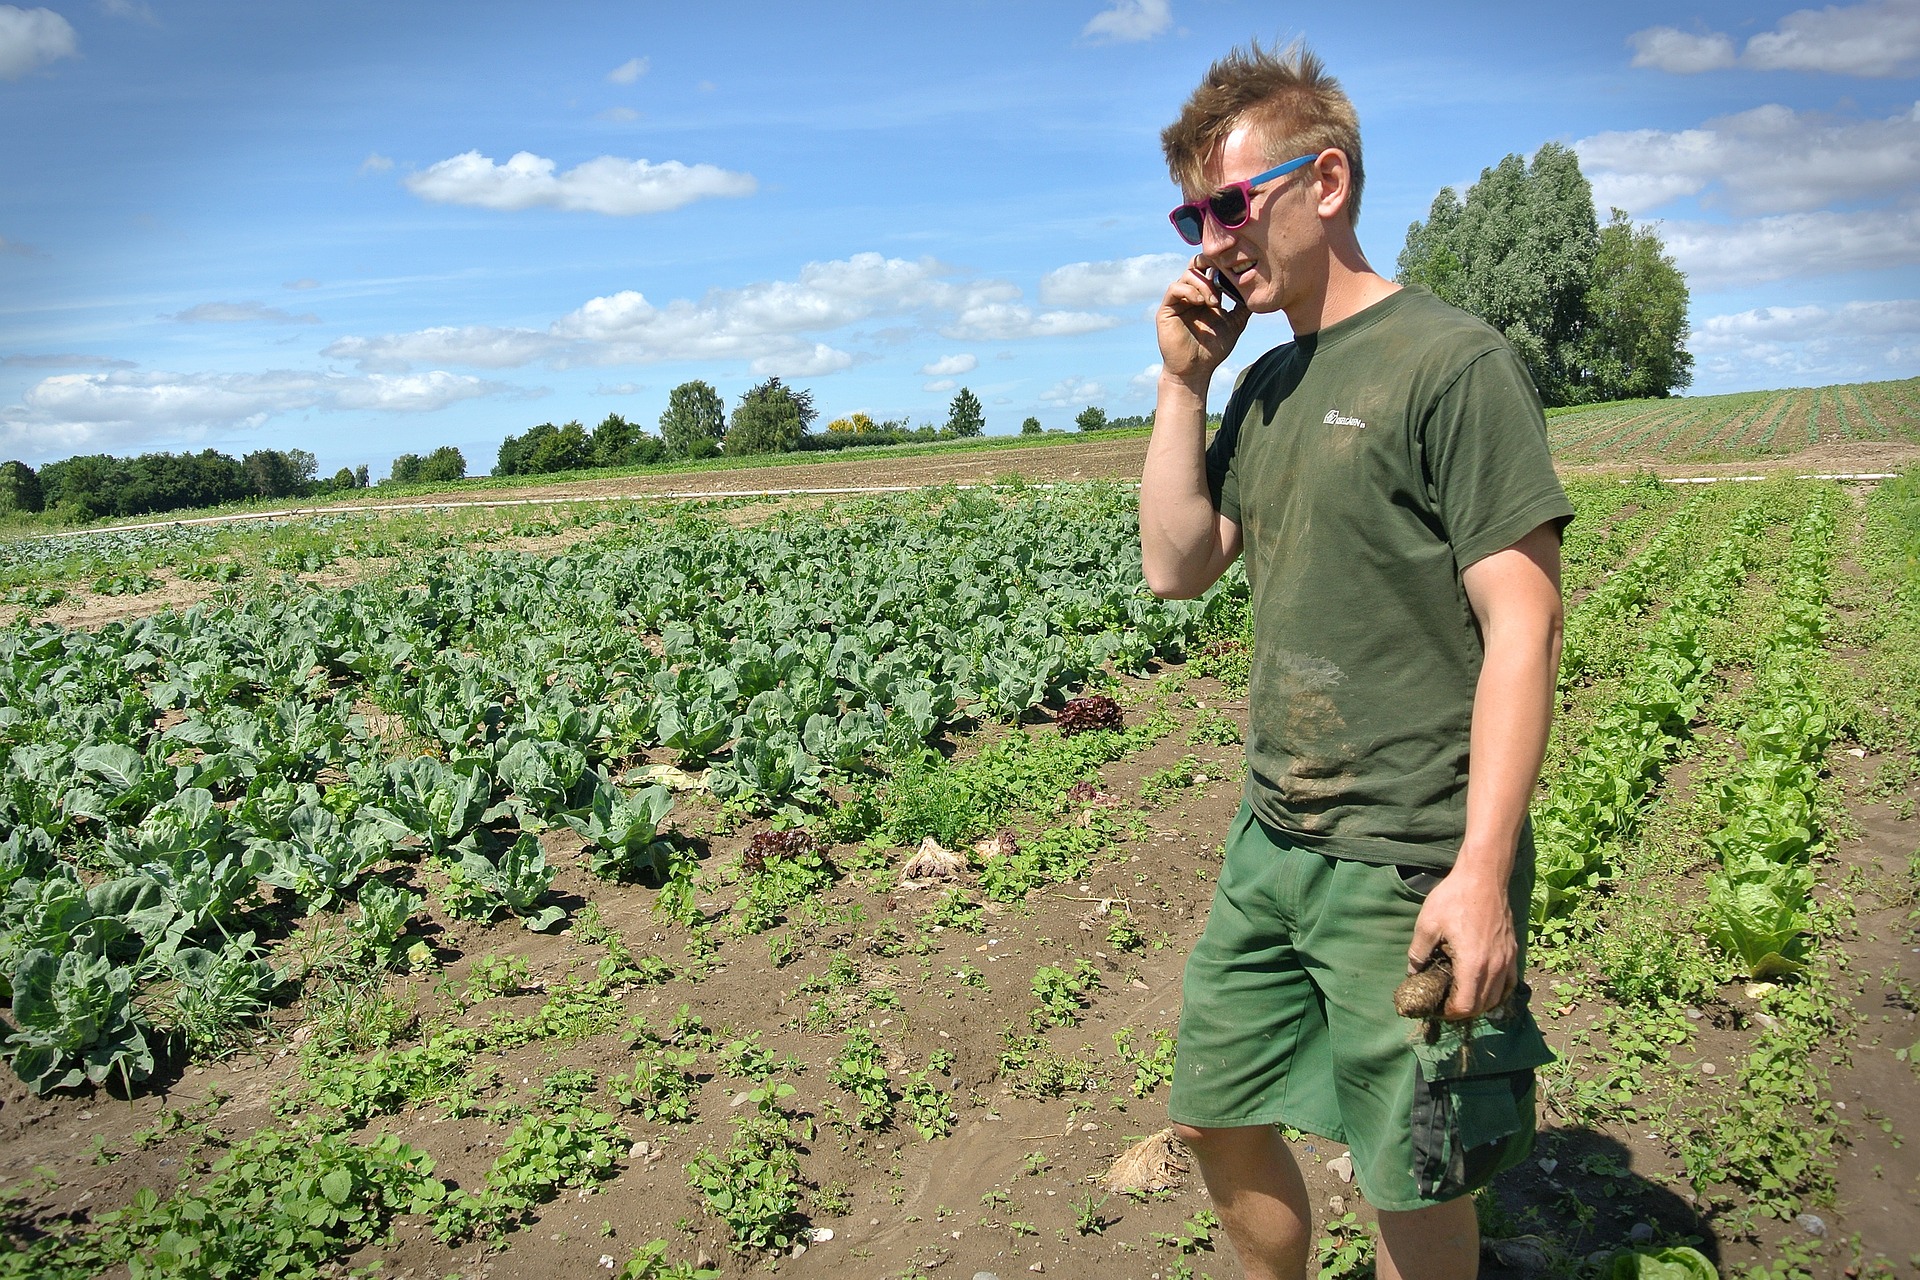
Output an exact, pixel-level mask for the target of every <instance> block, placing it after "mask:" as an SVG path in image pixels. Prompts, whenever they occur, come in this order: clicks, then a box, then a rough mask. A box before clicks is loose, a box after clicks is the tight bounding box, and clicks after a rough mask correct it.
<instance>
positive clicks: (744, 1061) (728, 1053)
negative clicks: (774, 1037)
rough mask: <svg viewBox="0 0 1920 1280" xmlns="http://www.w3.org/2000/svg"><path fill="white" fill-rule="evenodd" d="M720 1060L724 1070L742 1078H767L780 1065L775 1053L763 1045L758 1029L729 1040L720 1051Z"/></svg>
mask: <svg viewBox="0 0 1920 1280" xmlns="http://www.w3.org/2000/svg"><path fill="white" fill-rule="evenodd" d="M719 1061H720V1069H721V1070H722V1071H724V1072H726V1073H727V1074H728V1075H730V1076H733V1077H735V1078H737V1079H741V1080H765V1079H766V1078H767V1077H768V1076H770V1075H772V1074H773V1073H774V1071H775V1070H776V1069H777V1068H778V1066H779V1064H778V1063H777V1062H776V1061H775V1060H774V1057H773V1054H772V1053H771V1052H770V1051H769V1050H767V1049H764V1048H762V1047H761V1045H760V1033H759V1032H758V1031H755V1032H752V1033H750V1034H749V1035H746V1036H744V1037H742V1038H740V1039H738V1040H730V1041H728V1042H727V1044H726V1045H725V1046H724V1047H723V1048H722V1049H721V1050H720V1052H719Z"/></svg>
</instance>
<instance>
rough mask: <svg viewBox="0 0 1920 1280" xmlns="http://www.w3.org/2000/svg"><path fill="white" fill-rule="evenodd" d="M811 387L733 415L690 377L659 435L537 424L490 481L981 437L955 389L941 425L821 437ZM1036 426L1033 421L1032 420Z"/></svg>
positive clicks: (764, 388) (849, 422) (836, 422)
mask: <svg viewBox="0 0 1920 1280" xmlns="http://www.w3.org/2000/svg"><path fill="white" fill-rule="evenodd" d="M819 417H820V414H819V410H818V409H816V408H815V406H814V403H813V392H812V391H811V390H808V389H805V388H802V387H794V386H789V385H788V384H787V383H785V382H783V381H782V380H781V379H779V378H778V377H772V378H768V379H767V380H766V381H764V382H761V383H758V384H756V385H754V386H753V387H751V388H749V389H748V390H747V391H746V392H745V393H743V394H742V395H741V397H740V402H739V403H738V404H737V405H735V406H734V408H733V411H732V412H731V413H729V412H728V411H727V405H726V401H725V400H724V399H723V398H722V397H721V395H720V392H719V391H718V390H716V389H715V388H714V386H713V384H711V383H709V382H705V381H702V380H700V379H697V378H696V379H694V380H692V381H689V382H683V383H681V384H680V385H679V386H677V387H675V388H674V389H673V390H672V391H670V392H668V393H667V407H666V408H665V409H664V410H663V411H662V412H661V414H660V419H659V424H658V426H659V434H657V435H650V434H648V433H647V432H645V431H643V430H642V429H641V428H639V427H637V426H635V425H634V424H633V423H631V422H628V421H627V420H626V419H625V418H623V417H621V416H620V415H619V414H617V413H610V414H608V415H607V416H606V418H605V419H604V420H603V421H602V422H601V423H600V425H599V426H598V427H595V428H594V429H593V430H591V431H589V430H587V428H586V426H585V425H584V424H582V423H580V422H578V421H574V422H567V423H563V424H561V425H559V426H555V425H554V424H553V423H551V422H543V423H541V424H540V425H539V426H537V427H531V428H529V429H528V430H527V432H526V434H524V435H518V436H508V437H507V438H506V439H505V440H503V441H502V442H501V444H500V455H499V458H498V460H497V461H496V462H495V464H494V468H493V474H494V475H496V476H527V475H550V474H552V473H554V472H557V471H581V470H586V469H588V468H591V467H631V466H649V465H652V464H655V463H661V462H681V461H689V460H697V459H700V458H713V457H729V458H733V457H744V456H747V455H750V454H765V453H798V452H818V451H822V450H836V449H858V448H867V447H871V446H874V445H887V444H908V443H913V442H918V441H932V440H964V439H968V438H970V437H973V436H978V435H981V434H982V433H983V432H984V431H985V430H986V412H985V410H984V409H983V408H982V407H981V404H980V398H979V397H978V396H976V395H974V393H973V392H972V391H971V390H969V389H968V388H966V387H962V388H960V390H959V391H958V393H956V394H955V395H954V397H953V400H952V402H951V403H950V404H949V405H948V406H947V420H946V423H945V424H944V425H942V426H934V425H932V424H930V423H929V424H924V425H921V426H918V427H911V426H908V425H907V420H906V419H905V418H900V419H895V420H892V421H882V422H875V421H874V420H873V419H872V418H871V417H870V416H868V415H867V414H864V413H854V414H849V415H848V416H847V417H844V418H835V419H833V420H832V421H831V422H828V423H827V424H826V426H825V427H824V428H823V429H822V430H819V431H815V430H814V429H813V427H814V424H815V423H816V422H817V421H819ZM1035 425H1036V429H1037V426H1038V424H1037V423H1036V424H1035Z"/></svg>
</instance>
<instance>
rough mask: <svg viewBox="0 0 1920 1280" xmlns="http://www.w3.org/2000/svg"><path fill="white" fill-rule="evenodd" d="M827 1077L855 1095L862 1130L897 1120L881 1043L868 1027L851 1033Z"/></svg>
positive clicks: (881, 1127) (884, 1126)
mask: <svg viewBox="0 0 1920 1280" xmlns="http://www.w3.org/2000/svg"><path fill="white" fill-rule="evenodd" d="M827 1079H828V1080H830V1081H832V1082H833V1083H834V1084H837V1085H839V1086H840V1087H841V1088H842V1089H845V1090H846V1091H847V1092H848V1093H850V1094H852V1095H853V1097H854V1101H856V1102H857V1103H859V1104H860V1110H859V1113H858V1116H857V1120H858V1122H859V1125H860V1127H861V1128H862V1129H884V1128H886V1127H887V1125H888V1124H889V1123H891V1122H892V1120H893V1089H892V1087H891V1085H890V1083H889V1081H888V1077H887V1068H886V1066H885V1065H884V1064H883V1063H882V1062H881V1056H880V1046H879V1044H878V1043H877V1042H876V1041H875V1040H874V1038H873V1034H872V1033H871V1032H869V1031H867V1030H866V1029H865V1028H864V1027H855V1028H854V1029H853V1030H851V1031H849V1032H848V1033H847V1041H846V1046H845V1047H844V1048H842V1049H841V1051H840V1056H839V1057H838V1058H836V1059H834V1062H833V1067H832V1068H831V1069H830V1070H829V1071H828V1072H827Z"/></svg>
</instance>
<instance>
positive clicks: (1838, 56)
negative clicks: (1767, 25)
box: [1627, 0, 1920, 76]
mask: <svg viewBox="0 0 1920 1280" xmlns="http://www.w3.org/2000/svg"><path fill="white" fill-rule="evenodd" d="M1627 43H1628V44H1629V45H1631V46H1632V47H1633V50H1634V55H1633V65H1634V66H1636V67H1654V68H1656V69H1658V70H1661V71H1672V72H1676V73H1678V74H1681V75H1690V74H1693V73H1695V72H1700V71H1715V70H1719V69H1721V68H1724V67H1731V66H1733V65H1735V63H1736V59H1735V57H1734V54H1733V39H1732V37H1730V36H1727V35H1724V34H1722V33H1720V32H1717V31H1715V32H1709V33H1708V34H1706V35H1688V34H1687V33H1686V32H1683V31H1676V30H1675V29H1674V28H1672V27H1648V28H1646V29H1645V30H1642V31H1636V32H1634V33H1633V34H1632V35H1630V36H1628V37H1627ZM1737 62H1738V65H1740V66H1743V67H1748V68H1751V69H1753V70H1756V71H1820V72H1827V73H1830V74H1834V75H1852V76H1897V75H1903V74H1905V73H1906V72H1908V71H1909V70H1911V69H1912V68H1913V65H1914V64H1915V63H1916V62H1920V0H1867V3H1865V4H1853V5H1838V4H1830V5H1828V6H1826V7H1825V8H1824V9H1798V10H1795V11H1794V12H1793V13H1790V14H1788V15H1787V16H1786V17H1784V18H1782V19H1780V22H1779V25H1778V26H1777V27H1775V28H1774V29H1773V30H1772V31H1762V32H1760V33H1759V34H1757V35H1755V36H1752V37H1751V38H1749V39H1748V41H1747V47H1746V49H1745V50H1744V51H1743V52H1742V53H1741V54H1740V56H1739V58H1738V59H1737Z"/></svg>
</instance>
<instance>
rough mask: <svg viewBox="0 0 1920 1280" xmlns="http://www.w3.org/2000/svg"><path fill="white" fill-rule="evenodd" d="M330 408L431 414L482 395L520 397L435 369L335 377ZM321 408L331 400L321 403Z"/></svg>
mask: <svg viewBox="0 0 1920 1280" xmlns="http://www.w3.org/2000/svg"><path fill="white" fill-rule="evenodd" d="M328 389H329V390H331V392H332V397H331V404H330V406H329V407H332V408H338V409H380V410H383V411H385V412H387V413H431V412H432V411H433V410H435V409H444V408H446V407H447V406H448V405H450V404H458V403H459V402H460V401H462V400H473V399H477V398H479V397H481V396H492V395H501V394H510V395H517V394H521V393H520V392H518V391H517V390H516V389H515V388H512V387H508V386H506V385H504V384H502V383H498V382H485V381H482V380H481V379H479V378H475V377H473V376H471V375H469V374H464V373H448V372H447V371H446V370H444V369H434V370H431V371H430V372H427V373H410V374H404V375H400V376H393V377H390V376H388V375H386V374H379V373H373V374H368V375H367V376H366V377H363V378H333V379H330V380H329V387H328ZM321 404H322V405H328V401H326V400H322V401H321Z"/></svg>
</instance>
